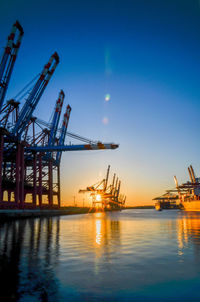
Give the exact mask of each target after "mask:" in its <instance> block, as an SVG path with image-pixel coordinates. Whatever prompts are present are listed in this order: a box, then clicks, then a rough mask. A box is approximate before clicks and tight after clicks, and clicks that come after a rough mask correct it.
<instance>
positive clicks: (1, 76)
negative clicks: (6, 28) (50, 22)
mask: <svg viewBox="0 0 200 302" xmlns="http://www.w3.org/2000/svg"><path fill="white" fill-rule="evenodd" d="M17 31H18V37H17V41H16V43H14V39H15V35H16V33H17ZM23 34H24V31H23V28H22V26H21V25H20V23H19V22H18V21H16V22H15V23H14V24H13V26H12V30H11V33H10V35H9V36H8V41H7V45H6V47H5V50H4V53H3V56H2V59H1V63H0V111H1V108H2V105H3V102H4V98H5V95H6V91H7V88H8V84H9V81H10V77H11V74H12V71H13V67H14V64H15V61H16V57H17V53H18V50H19V47H20V45H21V39H22V36H23Z"/></svg>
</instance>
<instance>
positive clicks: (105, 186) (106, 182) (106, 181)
mask: <svg viewBox="0 0 200 302" xmlns="http://www.w3.org/2000/svg"><path fill="white" fill-rule="evenodd" d="M109 172H110V165H109V166H108V170H107V175H106V180H105V185H104V191H106V189H107V184H108V177H109Z"/></svg>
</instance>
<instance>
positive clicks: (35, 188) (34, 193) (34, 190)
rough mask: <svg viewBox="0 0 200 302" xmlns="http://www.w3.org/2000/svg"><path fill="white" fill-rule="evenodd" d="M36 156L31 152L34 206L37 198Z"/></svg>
mask: <svg viewBox="0 0 200 302" xmlns="http://www.w3.org/2000/svg"><path fill="white" fill-rule="evenodd" d="M36 169H37V156H36V154H35V153H34V154H33V195H32V199H33V205H34V206H36V198H37V171H36Z"/></svg>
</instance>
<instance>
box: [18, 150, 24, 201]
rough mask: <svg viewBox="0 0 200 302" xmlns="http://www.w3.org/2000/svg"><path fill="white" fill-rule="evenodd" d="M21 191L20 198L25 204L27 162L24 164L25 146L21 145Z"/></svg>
mask: <svg viewBox="0 0 200 302" xmlns="http://www.w3.org/2000/svg"><path fill="white" fill-rule="evenodd" d="M20 149H21V150H20V153H21V154H20V161H21V163H20V166H21V167H20V168H21V169H20V193H19V198H20V205H21V206H23V204H24V175H25V173H24V170H25V169H24V168H25V164H24V146H22V145H21V148H20Z"/></svg>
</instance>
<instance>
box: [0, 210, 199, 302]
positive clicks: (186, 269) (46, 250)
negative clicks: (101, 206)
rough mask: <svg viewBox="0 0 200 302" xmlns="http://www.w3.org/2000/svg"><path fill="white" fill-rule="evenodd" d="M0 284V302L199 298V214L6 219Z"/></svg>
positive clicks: (0, 228) (1, 231)
mask: <svg viewBox="0 0 200 302" xmlns="http://www.w3.org/2000/svg"><path fill="white" fill-rule="evenodd" d="M0 284H1V291H0V301H20V302H24V301H27V302H29V301H30V302H32V301H52V302H54V301H55V302H56V301H116V302H118V301H139V302H141V301H147V302H148V301H155V302H157V301H159V302H160V301H182V302H183V301H200V291H199V287H200V213H199V214H198V213H194V212H193V213H189V212H188V213H187V212H182V211H178V210H177V211H176V210H171V211H162V212H156V211H155V210H126V211H122V212H113V213H106V214H105V213H96V214H86V215H73V216H62V217H54V218H40V219H39V218H38V219H27V220H17V221H12V222H7V223H1V224H0ZM8 286H9V289H8Z"/></svg>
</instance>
